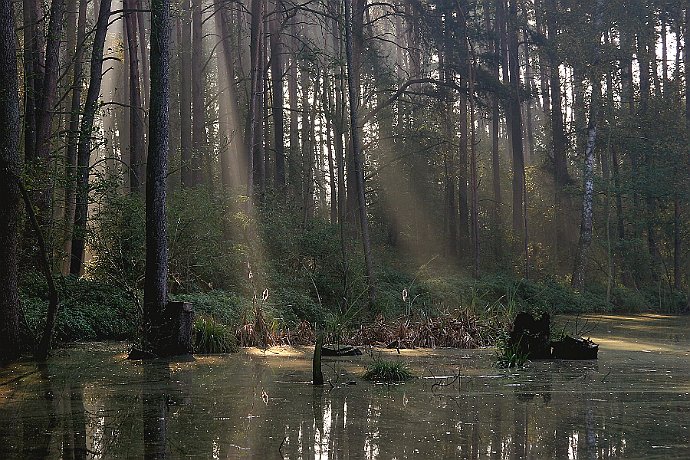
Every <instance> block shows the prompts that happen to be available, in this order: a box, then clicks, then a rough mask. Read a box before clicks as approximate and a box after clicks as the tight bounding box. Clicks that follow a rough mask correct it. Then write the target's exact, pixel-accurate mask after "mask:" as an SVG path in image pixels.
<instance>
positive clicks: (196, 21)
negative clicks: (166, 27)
mask: <svg viewBox="0 0 690 460" xmlns="http://www.w3.org/2000/svg"><path fill="white" fill-rule="evenodd" d="M202 40H203V35H202V17H201V0H192V58H191V66H192V174H193V176H194V185H200V184H202V183H204V182H206V179H208V178H205V177H204V167H205V162H206V161H208V159H207V158H206V106H205V105H204V104H205V102H204V99H205V98H204V72H203V70H204V69H203V68H204V54H203V53H204V48H203V46H202ZM183 65H184V64H183Z"/></svg>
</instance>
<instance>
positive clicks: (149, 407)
mask: <svg viewBox="0 0 690 460" xmlns="http://www.w3.org/2000/svg"><path fill="white" fill-rule="evenodd" d="M142 365H143V367H144V379H143V381H142V388H141V393H142V409H141V413H142V420H143V424H144V456H145V457H146V458H165V457H166V455H167V452H168V446H167V418H168V398H169V395H168V388H169V384H170V368H169V366H168V363H166V362H159V361H157V360H156V361H150V362H147V361H144V363H143V364H142Z"/></svg>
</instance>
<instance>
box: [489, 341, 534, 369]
mask: <svg viewBox="0 0 690 460" xmlns="http://www.w3.org/2000/svg"><path fill="white" fill-rule="evenodd" d="M527 361H529V355H528V354H527V353H525V352H524V351H521V350H520V343H519V342H518V343H510V340H508V335H507V334H505V336H502V337H500V338H499V339H498V341H497V342H496V361H495V363H496V367H500V368H501V369H512V368H516V367H522V366H524V365H525V363H527Z"/></svg>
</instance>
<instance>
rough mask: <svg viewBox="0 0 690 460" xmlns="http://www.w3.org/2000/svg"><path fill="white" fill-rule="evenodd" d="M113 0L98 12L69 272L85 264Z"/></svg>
mask: <svg viewBox="0 0 690 460" xmlns="http://www.w3.org/2000/svg"><path fill="white" fill-rule="evenodd" d="M110 2H111V0H101V7H100V10H99V12H98V22H97V23H96V33H95V35H94V39H93V40H94V42H93V48H92V50H91V67H90V73H89V89H88V91H87V93H86V102H85V103H84V115H83V116H82V119H81V129H80V130H79V143H78V145H77V200H76V207H75V215H74V233H73V236H72V255H71V262H70V273H72V274H73V275H80V274H81V272H82V267H83V264H84V249H85V245H86V222H87V218H88V210H89V160H90V158H91V139H92V137H93V131H94V119H95V118H96V110H97V109H98V97H99V95H100V92H101V81H102V78H103V47H104V45H105V36H106V33H107V30H108V21H109V19H110Z"/></svg>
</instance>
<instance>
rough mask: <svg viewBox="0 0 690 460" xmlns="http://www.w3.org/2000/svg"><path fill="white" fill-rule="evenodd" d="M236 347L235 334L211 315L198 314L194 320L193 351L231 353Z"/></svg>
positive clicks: (200, 352)
mask: <svg viewBox="0 0 690 460" xmlns="http://www.w3.org/2000/svg"><path fill="white" fill-rule="evenodd" d="M237 349H238V348H237V342H236V340H235V334H234V333H233V331H232V330H231V329H230V328H229V327H227V326H226V325H225V324H222V323H220V322H218V321H217V320H216V319H215V318H214V317H212V316H211V317H208V316H199V317H198V318H197V319H196V320H195V321H194V353H198V354H215V353H232V352H235V351H237Z"/></svg>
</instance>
